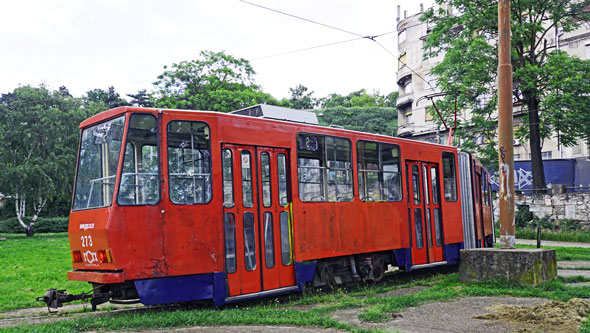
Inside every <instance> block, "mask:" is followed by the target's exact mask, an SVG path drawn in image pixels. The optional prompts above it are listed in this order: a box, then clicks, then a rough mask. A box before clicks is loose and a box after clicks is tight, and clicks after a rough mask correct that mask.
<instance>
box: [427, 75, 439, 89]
mask: <svg viewBox="0 0 590 333" xmlns="http://www.w3.org/2000/svg"><path fill="white" fill-rule="evenodd" d="M424 80H425V81H426V87H425V88H426V89H434V88H436V84H437V82H438V76H437V75H436V74H426V76H425V77H424Z"/></svg>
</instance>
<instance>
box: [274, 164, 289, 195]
mask: <svg viewBox="0 0 590 333" xmlns="http://www.w3.org/2000/svg"><path fill="white" fill-rule="evenodd" d="M277 173H278V176H279V177H278V178H279V205H281V206H285V205H286V204H287V203H288V202H289V199H288V198H287V157H286V156H285V154H278V155H277Z"/></svg>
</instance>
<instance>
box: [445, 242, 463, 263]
mask: <svg viewBox="0 0 590 333" xmlns="http://www.w3.org/2000/svg"><path fill="white" fill-rule="evenodd" d="M462 248H463V242H461V243H455V244H445V257H446V260H447V264H449V265H456V264H458V263H459V250H461V249H462Z"/></svg>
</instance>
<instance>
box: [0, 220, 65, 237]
mask: <svg viewBox="0 0 590 333" xmlns="http://www.w3.org/2000/svg"><path fill="white" fill-rule="evenodd" d="M30 220H31V217H27V218H25V221H26V222H25V223H28V221H30ZM68 221H69V219H68V218H67V217H39V218H38V219H37V222H36V223H35V232H36V233H49V232H67V231H68ZM0 233H6V234H24V233H25V229H24V228H23V227H22V225H20V223H18V220H17V218H16V217H11V218H9V219H6V220H2V221H0Z"/></svg>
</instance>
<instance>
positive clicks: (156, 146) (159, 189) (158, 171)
mask: <svg viewBox="0 0 590 333" xmlns="http://www.w3.org/2000/svg"><path fill="white" fill-rule="evenodd" d="M135 116H148V117H151V118H153V120H154V127H153V129H155V136H154V137H155V139H154V140H153V141H154V142H150V143H143V144H142V145H141V146H139V149H137V148H138V145H136V144H135V143H134V142H130V141H129V140H130V137H131V135H132V133H131V131H130V128H131V126H132V125H133V119H134V117H135ZM135 129H139V130H141V128H135ZM153 129H151V130H150V129H146V130H149V131H152V130H153ZM148 135H149V133H148ZM160 138H161V136H160V128H159V123H158V118H157V117H156V116H155V115H154V114H152V113H144V112H134V113H131V114H130V115H129V121H128V124H127V135H126V137H125V151H124V152H123V164H122V167H121V170H120V171H119V188H118V190H117V205H119V206H155V205H157V204H159V203H160V201H161V199H162V186H161V182H160V179H161V168H160V165H161V154H160ZM129 143H131V145H132V146H133V147H132V149H133V169H134V170H133V172H132V173H134V174H136V175H135V176H133V177H134V178H135V183H136V184H135V185H133V184H131V185H129V184H124V183H123V181H124V178H123V175H124V173H125V170H124V166H125V163H126V162H127V161H126V158H127V157H128V156H130V155H127V148H128V146H127V145H128V144H129ZM146 146H147V147H151V148H150V149H154V150H155V152H156V155H157V160H156V161H155V162H156V166H155V169H156V172H155V173H153V172H152V173H143V172H142V173H140V172H138V171H139V168H142V169H144V162H143V159H144V148H145V147H146ZM139 156H141V159H139V158H138V157H139ZM140 162H141V163H140ZM150 174H151V177H154V180H155V181H154V183H155V184H156V186H155V188H156V191H157V193H156V194H157V197H156V198H154V199H155V200H151V201H146V199H142V200H141V201H139V202H138V195H139V192H137V191H135V195H134V197H133V200H134V201H135V203H130V202H125V201H124V198H123V196H122V193H123V188H124V187H126V186H131V187H135V188H136V189H139V188H140V186H143V185H139V184H138V183H139V179H143V178H142V177H141V176H143V175H148V177H150Z"/></svg>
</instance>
